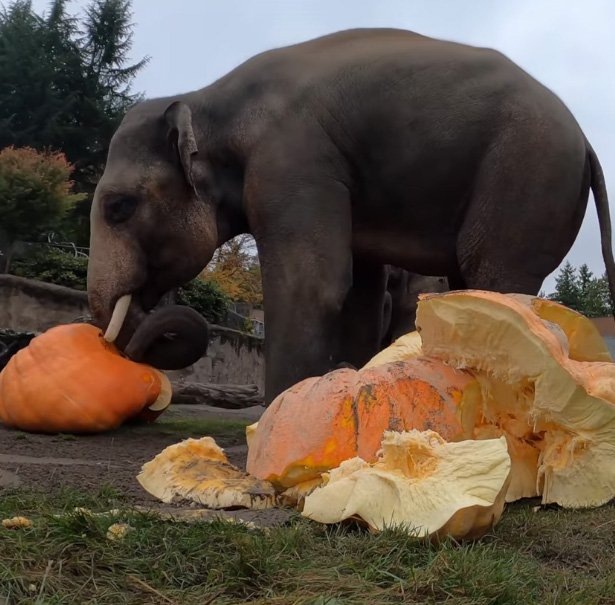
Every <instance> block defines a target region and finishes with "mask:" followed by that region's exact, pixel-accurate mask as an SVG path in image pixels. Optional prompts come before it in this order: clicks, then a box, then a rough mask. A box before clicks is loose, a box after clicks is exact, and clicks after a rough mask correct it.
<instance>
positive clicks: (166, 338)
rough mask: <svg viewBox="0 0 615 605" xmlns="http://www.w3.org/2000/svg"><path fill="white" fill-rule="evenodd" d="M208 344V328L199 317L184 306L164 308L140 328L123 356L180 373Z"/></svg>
mask: <svg viewBox="0 0 615 605" xmlns="http://www.w3.org/2000/svg"><path fill="white" fill-rule="evenodd" d="M208 344H209V328H208V326H207V322H206V321H205V319H204V318H203V316H202V315H201V314H200V313H198V312H197V311H195V310H194V309H191V308H190V307H186V306H180V305H166V306H164V307H159V308H158V309H156V310H155V311H154V312H153V313H151V314H149V315H147V317H146V318H145V320H144V321H142V322H141V323H140V324H139V326H138V327H137V329H136V330H135V331H134V332H133V334H132V336H131V338H130V342H129V343H128V344H127V345H126V347H125V348H124V353H125V354H126V355H127V356H128V357H130V359H132V360H133V361H139V362H147V363H149V364H151V365H153V366H154V367H156V368H159V369H161V370H180V369H182V368H185V367H186V366H189V365H191V364H192V363H194V361H195V360H198V359H200V358H201V357H202V356H203V355H205V353H207V346H208Z"/></svg>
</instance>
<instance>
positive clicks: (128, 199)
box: [105, 195, 139, 225]
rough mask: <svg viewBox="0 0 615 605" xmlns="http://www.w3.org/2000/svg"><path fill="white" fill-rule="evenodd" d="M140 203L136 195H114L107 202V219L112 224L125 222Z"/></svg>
mask: <svg viewBox="0 0 615 605" xmlns="http://www.w3.org/2000/svg"><path fill="white" fill-rule="evenodd" d="M138 203H139V200H138V199H137V198H136V197H133V196H129V195H123V196H118V197H113V198H111V199H109V200H107V202H106V203H105V219H106V220H107V222H108V223H110V224H111V225H118V224H120V223H124V222H126V221H127V220H128V219H129V218H130V217H131V216H132V215H133V214H134V213H135V210H136V209H137V205H138Z"/></svg>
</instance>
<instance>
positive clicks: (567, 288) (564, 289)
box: [547, 262, 613, 317]
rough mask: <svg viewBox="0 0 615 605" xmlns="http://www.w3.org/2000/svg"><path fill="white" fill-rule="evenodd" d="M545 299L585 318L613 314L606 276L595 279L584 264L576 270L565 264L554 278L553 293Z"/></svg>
mask: <svg viewBox="0 0 615 605" xmlns="http://www.w3.org/2000/svg"><path fill="white" fill-rule="evenodd" d="M547 298H550V299H551V300H555V301H557V302H559V303H561V304H563V305H566V306H567V307H570V308H571V309H574V310H575V311H579V312H580V313H583V315H585V316H587V317H605V316H607V315H612V313H613V302H612V299H611V294H610V292H609V282H608V279H607V277H606V274H604V275H603V276H602V277H595V276H594V274H593V273H592V272H591V271H590V270H589V267H588V266H587V265H586V264H583V265H581V266H580V267H579V269H578V270H577V268H576V267H573V266H572V265H571V264H570V263H569V262H567V263H566V264H565V265H564V266H563V267H562V269H561V270H560V272H559V274H558V276H557V277H556V278H555V292H553V293H552V294H549V295H548V297H547Z"/></svg>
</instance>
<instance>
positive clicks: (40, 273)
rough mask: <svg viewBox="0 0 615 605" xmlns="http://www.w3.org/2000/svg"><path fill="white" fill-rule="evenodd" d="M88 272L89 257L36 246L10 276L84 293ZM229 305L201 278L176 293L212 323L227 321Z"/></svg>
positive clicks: (216, 288)
mask: <svg viewBox="0 0 615 605" xmlns="http://www.w3.org/2000/svg"><path fill="white" fill-rule="evenodd" d="M87 272H88V259H87V258H85V257H75V256H74V255H73V254H70V253H67V252H63V251H62V250H59V249H57V248H51V247H47V246H45V247H43V246H41V247H37V248H36V249H33V250H32V251H30V252H29V253H28V254H26V255H25V256H24V257H22V258H19V259H16V260H14V261H13V263H12V268H11V273H12V274H13V275H17V276H19V277H27V278H29V279H38V280H40V281H44V282H48V283H52V284H57V285H59V286H66V287H68V288H74V289H75V290H84V291H85V290H86V289H87ZM229 302H230V301H229V299H228V297H227V296H226V295H225V294H224V293H223V292H222V290H221V289H220V287H219V286H218V285H217V284H216V283H214V282H212V281H205V280H202V279H200V278H196V279H193V280H192V281H191V282H189V283H188V284H186V285H185V286H183V287H181V288H179V290H178V292H177V303H178V304H182V305H186V306H189V307H192V308H193V309H195V310H196V311H198V312H199V313H201V315H203V316H204V317H205V318H206V319H207V320H208V321H210V322H212V323H220V322H222V321H223V320H224V318H225V317H226V312H227V309H228V305H229Z"/></svg>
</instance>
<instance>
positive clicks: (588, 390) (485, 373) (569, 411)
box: [416, 290, 615, 508]
mask: <svg viewBox="0 0 615 605" xmlns="http://www.w3.org/2000/svg"><path fill="white" fill-rule="evenodd" d="M541 308H542V314H543V315H545V316H546V311H545V309H547V310H549V312H550V313H551V314H550V315H549V320H548V321H549V322H550V323H555V320H558V319H559V321H560V322H561V323H560V324H558V325H560V326H565V325H566V321H568V320H566V321H564V320H562V319H561V317H558V316H557V313H555V310H554V309H552V308H548V307H547V306H545V307H541V306H540V305H535V304H528V301H527V299H523V297H519V296H518V295H512V296H509V295H505V294H498V293H493V292H483V291H476V290H468V291H463V292H449V293H446V294H442V295H438V294H435V295H426V296H421V297H420V300H419V304H418V308H417V320H416V322H417V327H418V329H419V330H420V333H421V339H422V343H423V352H424V354H426V355H429V356H433V357H437V358H438V359H441V360H443V361H444V362H446V363H447V364H449V365H451V366H453V367H456V368H464V369H467V370H469V371H470V372H472V373H473V374H474V375H475V376H476V378H477V380H478V381H479V382H480V383H481V387H482V400H483V415H484V416H485V417H486V418H487V420H488V423H490V424H493V425H494V426H496V427H497V428H499V429H500V430H501V431H502V432H503V433H504V434H505V435H506V436H507V438H508V440H509V447H510V452H511V456H512V457H513V470H514V472H516V473H517V474H518V475H519V470H518V469H519V467H520V464H521V462H522V461H520V456H519V452H518V451H516V448H515V444H514V442H515V440H517V441H518V443H517V445H519V446H521V445H522V444H525V446H526V447H525V449H524V451H523V455H524V456H525V457H526V460H525V462H523V467H524V472H526V471H527V473H528V476H529V469H530V466H531V462H530V459H531V457H532V455H534V452H528V449H527V448H534V449H536V450H537V467H536V489H535V491H536V493H537V494H540V495H542V502H543V504H548V503H557V504H559V505H561V506H564V507H570V508H576V507H588V506H599V505H601V504H604V503H606V502H608V501H609V500H611V499H612V498H613V497H615V464H613V460H615V364H614V363H612V362H600V361H591V362H590V361H576V360H574V359H571V358H570V357H569V356H568V350H570V351H572V348H571V347H570V343H568V345H569V346H568V347H566V346H564V345H563V344H562V342H561V338H559V337H558V335H557V334H555V333H554V331H553V330H552V329H551V327H550V325H549V324H548V323H546V321H545V320H543V319H542V317H541V316H540V314H539V313H538V312H537V309H539V310H540V309H541ZM557 311H558V312H559V309H558V310H557ZM562 316H564V318H565V317H566V316H565V314H563V315H562ZM578 323H579V324H582V323H583V322H581V321H580V320H579V321H578ZM562 330H563V331H564V333H566V328H565V327H562ZM568 333H569V334H572V329H571V328H570V327H569V328H568ZM577 333H578V330H577ZM576 338H577V344H576V345H575V346H576V350H577V353H576V355H577V356H578V357H581V356H585V357H595V356H599V355H598V354H597V353H596V351H598V349H599V347H597V345H595V341H594V344H592V345H591V346H590V345H589V344H587V345H581V344H579V343H581V342H583V339H582V338H581V337H580V336H578V335H577V337H576ZM585 342H586V343H587V342H589V341H588V340H585ZM592 350H593V353H592ZM579 351H584V353H581V352H579ZM570 354H571V355H572V352H571V353H570ZM477 436H479V435H477ZM521 449H522V448H520V449H519V451H521ZM518 484H519V481H517V485H518ZM521 491H523V490H521ZM509 499H511V498H510V496H509Z"/></svg>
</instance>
